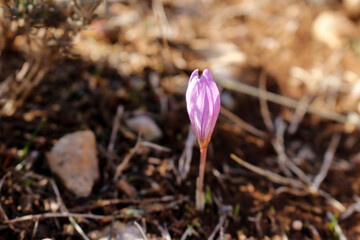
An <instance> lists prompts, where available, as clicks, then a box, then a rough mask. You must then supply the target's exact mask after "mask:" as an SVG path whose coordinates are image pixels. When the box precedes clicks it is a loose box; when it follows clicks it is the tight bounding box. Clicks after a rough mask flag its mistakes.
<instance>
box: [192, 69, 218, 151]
mask: <svg viewBox="0 0 360 240" xmlns="http://www.w3.org/2000/svg"><path fill="white" fill-rule="evenodd" d="M186 107H187V111H188V114H189V118H190V122H191V125H192V128H193V129H194V132H195V134H196V137H197V139H198V142H199V144H200V147H201V148H204V147H207V145H208V143H209V142H210V139H211V135H212V132H213V130H214V127H215V123H216V120H217V118H218V116H219V112H220V94H219V89H218V88H217V86H216V83H215V82H214V80H213V78H212V76H211V73H210V71H209V70H208V69H205V70H204V71H203V74H202V76H201V77H200V78H199V70H198V69H196V70H195V71H194V72H193V73H192V74H191V76H190V79H189V83H188V88H187V90H186Z"/></svg>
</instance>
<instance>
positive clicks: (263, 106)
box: [259, 69, 274, 132]
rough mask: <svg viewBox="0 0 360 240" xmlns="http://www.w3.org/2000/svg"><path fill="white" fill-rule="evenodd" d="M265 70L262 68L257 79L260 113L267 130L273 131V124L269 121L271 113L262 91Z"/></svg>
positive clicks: (264, 83) (264, 88) (264, 90)
mask: <svg viewBox="0 0 360 240" xmlns="http://www.w3.org/2000/svg"><path fill="white" fill-rule="evenodd" d="M266 81H267V77H266V70H265V69H263V70H262V71H261V74H260V81H259V90H261V91H259V96H260V97H259V101H260V113H261V116H262V118H263V120H264V123H265V126H266V128H267V129H268V131H269V132H274V124H273V122H272V121H271V115H270V111H269V106H268V104H267V101H266V98H265V96H264V93H265V92H266Z"/></svg>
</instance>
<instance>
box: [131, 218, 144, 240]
mask: <svg viewBox="0 0 360 240" xmlns="http://www.w3.org/2000/svg"><path fill="white" fill-rule="evenodd" d="M134 225H135V226H136V227H137V228H138V229H139V231H140V233H141V236H142V237H143V238H144V240H147V237H146V235H145V233H144V230H143V228H142V227H141V226H140V224H139V223H138V222H137V221H134Z"/></svg>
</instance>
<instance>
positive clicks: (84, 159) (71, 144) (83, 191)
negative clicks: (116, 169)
mask: <svg viewBox="0 0 360 240" xmlns="http://www.w3.org/2000/svg"><path fill="white" fill-rule="evenodd" d="M48 164H49V166H50V170H51V171H52V172H53V173H54V174H56V175H57V176H59V178H60V179H61V180H62V182H63V183H64V185H65V186H66V188H67V189H69V190H70V191H71V192H73V193H74V194H75V195H77V196H79V197H87V196H89V195H90V193H91V190H92V187H93V185H94V182H95V181H96V179H98V178H99V168H98V158H97V155H96V143H95V135H94V133H93V132H92V131H78V132H74V133H69V134H67V135H65V136H63V137H62V138H60V140H59V141H58V142H57V143H56V144H55V145H54V147H53V148H52V150H51V152H50V155H49V157H48Z"/></svg>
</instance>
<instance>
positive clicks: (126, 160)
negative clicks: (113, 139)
mask: <svg viewBox="0 0 360 240" xmlns="http://www.w3.org/2000/svg"><path fill="white" fill-rule="evenodd" d="M140 144H141V138H140V135H139V136H138V139H137V141H136V144H135V146H134V147H133V148H132V149H130V151H129V153H128V154H127V155H126V156H125V158H124V160H123V161H122V162H121V163H120V164H119V165H118V166H117V167H116V172H115V174H114V178H113V181H116V180H118V179H119V177H120V175H121V173H122V172H123V171H124V170H125V169H126V167H127V165H128V164H129V162H130V159H131V158H132V157H133V156H134V154H135V153H136V152H137V151H138V149H139V146H140Z"/></svg>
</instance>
